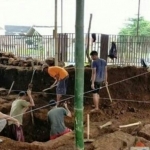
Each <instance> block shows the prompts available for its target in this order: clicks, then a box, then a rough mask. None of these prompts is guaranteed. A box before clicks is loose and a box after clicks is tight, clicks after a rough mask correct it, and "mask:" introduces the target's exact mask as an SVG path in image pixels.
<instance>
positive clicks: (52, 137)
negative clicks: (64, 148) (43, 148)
mask: <svg viewBox="0 0 150 150" xmlns="http://www.w3.org/2000/svg"><path fill="white" fill-rule="evenodd" d="M71 131H72V130H71V129H69V128H66V130H65V131H64V132H62V133H60V134H57V135H52V136H50V140H54V139H56V138H58V137H60V136H62V135H64V134H67V133H69V132H71Z"/></svg>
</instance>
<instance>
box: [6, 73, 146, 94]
mask: <svg viewBox="0 0 150 150" xmlns="http://www.w3.org/2000/svg"><path fill="white" fill-rule="evenodd" d="M148 73H149V72H144V73H141V74H138V75H135V76H132V77H129V78H126V79H123V80H120V81H117V82H114V83H111V84H108V85H107V86H112V85H115V84H118V83H122V82H124V81H127V80H130V79H133V78H136V77H139V76H142V75H145V74H148ZM105 87H106V85H105V86H102V87H100V88H101V89H102V88H105ZM98 89H99V88H97V89H94V90H89V91H87V92H84V93H83V95H84V94H87V93H91V92H93V91H95V90H98ZM6 90H9V89H6ZM11 91H14V92H20V91H22V90H11ZM32 93H35V94H42V93H43V92H34V91H33V92H32ZM46 94H49V95H56V93H46ZM66 96H73V95H67V94H66Z"/></svg>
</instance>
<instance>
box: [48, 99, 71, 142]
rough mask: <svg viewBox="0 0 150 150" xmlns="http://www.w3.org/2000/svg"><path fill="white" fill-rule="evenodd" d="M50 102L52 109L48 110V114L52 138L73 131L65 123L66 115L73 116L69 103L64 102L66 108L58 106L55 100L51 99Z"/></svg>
mask: <svg viewBox="0 0 150 150" xmlns="http://www.w3.org/2000/svg"><path fill="white" fill-rule="evenodd" d="M49 104H50V106H51V108H52V109H51V110H50V111H49V112H48V114H47V116H48V123H49V126H50V140H53V139H56V138H57V137H60V136H62V135H64V134H66V133H69V132H71V131H72V130H71V129H69V128H67V127H66V126H65V123H64V117H65V116H68V117H71V112H70V110H69V109H68V106H67V103H64V107H65V108H63V107H57V104H56V101H55V100H51V101H50V102H49Z"/></svg>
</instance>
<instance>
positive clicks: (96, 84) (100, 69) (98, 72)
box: [90, 51, 107, 112]
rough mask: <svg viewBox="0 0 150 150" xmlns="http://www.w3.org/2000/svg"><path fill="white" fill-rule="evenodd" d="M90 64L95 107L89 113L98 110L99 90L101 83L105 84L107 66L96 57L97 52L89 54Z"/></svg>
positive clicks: (102, 60)
mask: <svg viewBox="0 0 150 150" xmlns="http://www.w3.org/2000/svg"><path fill="white" fill-rule="evenodd" d="M90 55H91V58H92V60H93V62H92V66H91V67H92V75H91V89H92V90H93V91H92V93H93V102H94V106H93V107H95V108H94V109H93V110H91V112H94V111H97V110H99V99H100V96H99V90H100V87H102V85H103V83H105V84H107V64H106V61H105V60H104V59H101V58H99V57H98V53H97V51H92V52H91V53H90Z"/></svg>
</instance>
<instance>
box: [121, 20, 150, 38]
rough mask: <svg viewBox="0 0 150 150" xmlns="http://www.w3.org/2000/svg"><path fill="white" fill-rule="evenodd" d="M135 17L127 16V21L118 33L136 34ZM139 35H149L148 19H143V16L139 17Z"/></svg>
mask: <svg viewBox="0 0 150 150" xmlns="http://www.w3.org/2000/svg"><path fill="white" fill-rule="evenodd" d="M137 22H138V19H137V18H129V19H128V23H127V24H126V25H125V27H124V28H122V29H121V30H120V32H119V35H131V36H136V35H137ZM139 35H140V36H150V21H147V20H145V19H144V17H140V18H139Z"/></svg>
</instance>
